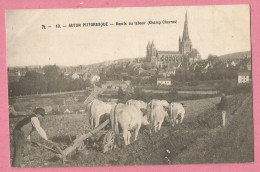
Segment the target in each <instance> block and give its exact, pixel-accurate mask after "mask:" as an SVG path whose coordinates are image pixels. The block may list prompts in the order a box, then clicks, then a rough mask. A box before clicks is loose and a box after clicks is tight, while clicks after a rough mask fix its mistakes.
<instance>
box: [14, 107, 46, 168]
mask: <svg viewBox="0 0 260 172" xmlns="http://www.w3.org/2000/svg"><path fill="white" fill-rule="evenodd" d="M44 115H45V110H44V109H43V108H36V109H35V110H34V114H32V115H30V116H28V117H26V118H24V119H23V120H21V121H20V122H18V123H17V125H16V126H15V128H14V132H13V140H14V155H13V163H12V166H13V167H21V165H22V162H23V151H24V146H25V145H26V138H27V139H28V140H30V135H31V133H32V132H33V131H34V130H36V131H37V132H38V133H39V135H40V136H41V137H42V138H43V139H44V140H48V138H47V135H46V133H45V131H44V130H43V129H42V128H41V126H40V121H39V118H40V117H44Z"/></svg>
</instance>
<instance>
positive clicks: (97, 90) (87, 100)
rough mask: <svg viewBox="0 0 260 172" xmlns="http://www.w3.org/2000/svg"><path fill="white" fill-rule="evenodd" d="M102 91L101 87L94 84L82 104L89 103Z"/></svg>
mask: <svg viewBox="0 0 260 172" xmlns="http://www.w3.org/2000/svg"><path fill="white" fill-rule="evenodd" d="M103 91H104V89H103V88H100V87H97V86H96V85H94V89H93V91H92V92H91V93H90V95H89V96H88V97H87V99H86V100H85V101H84V104H88V103H90V102H91V101H92V100H94V99H96V98H97V96H98V95H99V94H101V93H102V92H103Z"/></svg>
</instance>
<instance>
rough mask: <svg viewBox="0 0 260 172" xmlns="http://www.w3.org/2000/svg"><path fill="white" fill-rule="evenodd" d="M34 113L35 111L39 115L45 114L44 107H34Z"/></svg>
mask: <svg viewBox="0 0 260 172" xmlns="http://www.w3.org/2000/svg"><path fill="white" fill-rule="evenodd" d="M34 113H35V114H39V115H41V116H44V115H46V114H45V109H43V108H36V109H35V110H34Z"/></svg>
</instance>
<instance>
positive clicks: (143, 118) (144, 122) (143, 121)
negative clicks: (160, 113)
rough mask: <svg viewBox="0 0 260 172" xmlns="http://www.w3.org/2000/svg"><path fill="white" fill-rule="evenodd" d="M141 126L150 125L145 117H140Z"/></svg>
mask: <svg viewBox="0 0 260 172" xmlns="http://www.w3.org/2000/svg"><path fill="white" fill-rule="evenodd" d="M142 124H143V125H149V124H150V123H149V121H148V118H147V115H144V116H143V117H142Z"/></svg>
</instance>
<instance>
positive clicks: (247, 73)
mask: <svg viewBox="0 0 260 172" xmlns="http://www.w3.org/2000/svg"><path fill="white" fill-rule="evenodd" d="M250 74H251V73H250V71H239V72H238V75H243V76H245V75H250Z"/></svg>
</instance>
